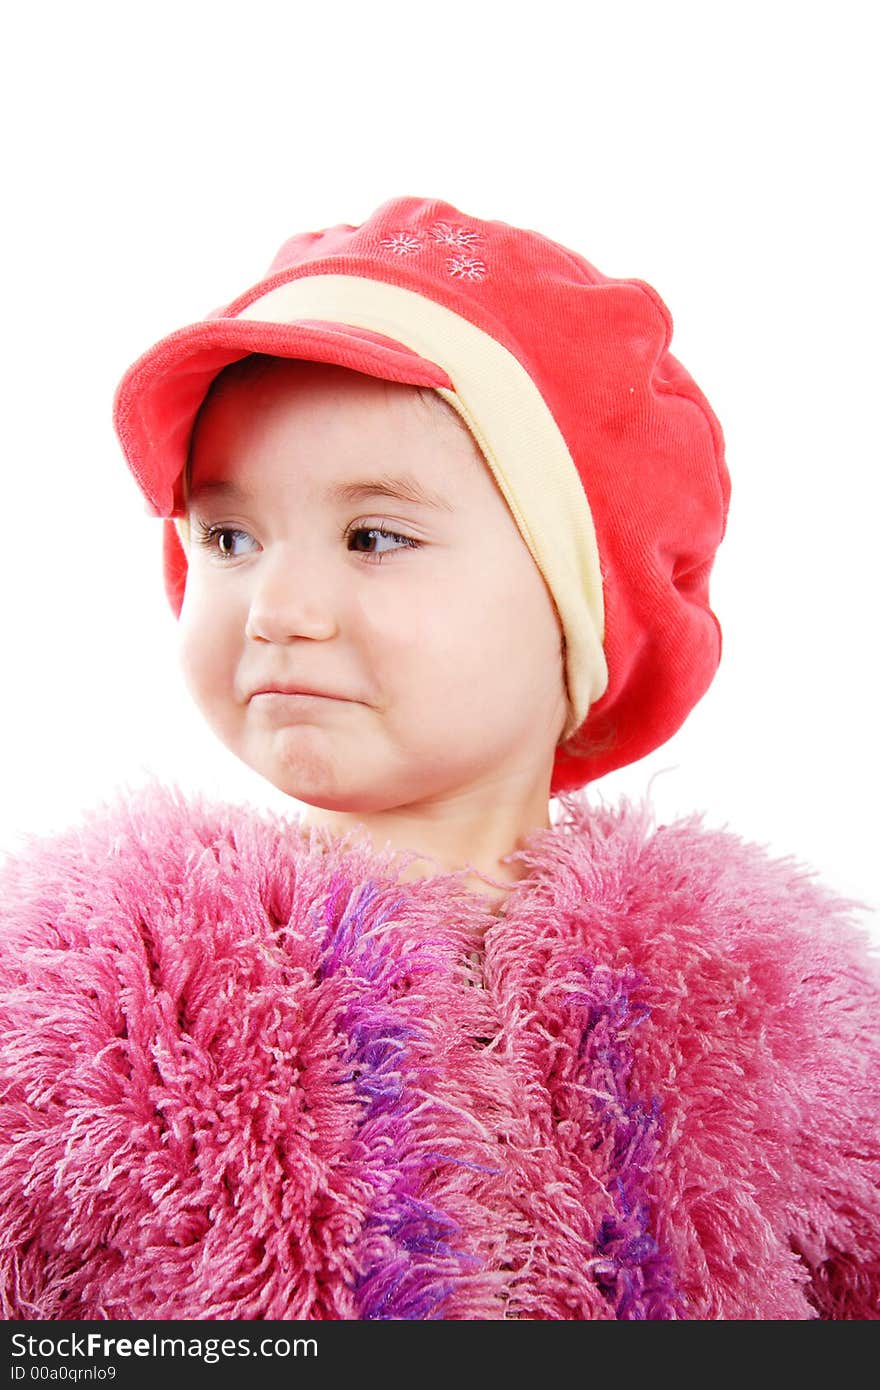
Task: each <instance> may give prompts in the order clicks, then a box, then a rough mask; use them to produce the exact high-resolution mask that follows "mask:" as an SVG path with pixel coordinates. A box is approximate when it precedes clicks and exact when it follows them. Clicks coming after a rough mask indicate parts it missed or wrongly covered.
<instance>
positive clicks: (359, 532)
mask: <svg viewBox="0 0 880 1390" xmlns="http://www.w3.org/2000/svg"><path fill="white" fill-rule="evenodd" d="M360 536H367V537H369V538H371V539H372V538H373V537H377V536H381V537H383V538H384V539H385V540H390V541H399V542H400V545H401V546H411V547H412V548H413V549H417V548H418V547H419V546H420V545H421V543H422V542H421V541H417V540H414V539H413V538H412V536H401V535H399V534H398V533H397V532H396V531H389V530H388V528H387V527H385V526H350V527H349V528H348V530H347V531H346V533H345V538H346V540H348V541H351V540H353V539H354V538H355V537H360ZM399 548H400V547H399V546H394V547H393V549H394V550H397V549H399ZM349 549H350V550H356V551H358V553H359V554H363V555H366V556H367V557H368V559H370V560H371V561H375V563H376V564H378V563H379V562H380V561H381V560H384V558H385V556H386V555H388V554H390V550H361V549H360V547H359V546H358V545H350V546H349Z"/></svg>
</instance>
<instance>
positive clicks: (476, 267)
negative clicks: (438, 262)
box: [446, 256, 486, 280]
mask: <svg viewBox="0 0 880 1390" xmlns="http://www.w3.org/2000/svg"><path fill="white" fill-rule="evenodd" d="M446 268H447V270H448V271H449V274H450V275H454V276H457V277H458V279H459V280H482V279H484V277H485V275H486V264H485V262H484V261H477V260H474V258H473V256H451V257H450V258H449V260H448V261H447V262H446Z"/></svg>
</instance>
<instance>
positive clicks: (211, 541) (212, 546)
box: [197, 521, 250, 560]
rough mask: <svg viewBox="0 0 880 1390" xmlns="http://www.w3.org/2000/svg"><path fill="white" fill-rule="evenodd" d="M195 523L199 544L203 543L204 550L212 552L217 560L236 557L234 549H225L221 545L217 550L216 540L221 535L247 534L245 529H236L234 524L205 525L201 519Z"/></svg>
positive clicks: (234, 558) (235, 558)
mask: <svg viewBox="0 0 880 1390" xmlns="http://www.w3.org/2000/svg"><path fill="white" fill-rule="evenodd" d="M197 525H198V542H199V545H203V546H204V547H205V549H206V550H209V551H211V552H213V553H214V554H215V555H216V556H217V558H218V560H237V559H238V556H237V555H236V553H235V551H234V550H225V549H223V547H222V546H221V547H220V549H219V550H218V549H217V541H218V539H219V538H220V537H222V536H247V534H248V533H247V531H238V530H236V529H235V527H234V526H206V525H205V524H204V522H202V521H200V522H198V523H197ZM248 539H250V537H249V538H248ZM233 545H234V541H233Z"/></svg>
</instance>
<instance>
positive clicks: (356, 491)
mask: <svg viewBox="0 0 880 1390" xmlns="http://www.w3.org/2000/svg"><path fill="white" fill-rule="evenodd" d="M208 492H211V493H213V494H214V495H215V496H217V495H219V496H222V497H230V498H233V499H235V500H236V501H239V502H250V501H252V500H253V499H252V497H251V494H250V493H249V492H247V491H246V490H245V489H244V488H240V487H239V486H238V484H237V483H234V482H231V481H226V480H225V479H222V478H217V479H210V480H207V481H205V482H202V483H199V484H198V485H197V486H196V487H194V488H191V489H190V493H189V500H190V502H194V501H195V500H196V499H197V498H199V497H201V496H203V494H205V493H208ZM325 496H326V497H327V500H328V501H330V502H363V501H365V500H366V499H367V498H368V497H390V498H394V499H396V500H398V501H401V502H415V503H416V504H417V505H419V506H423V507H432V508H434V509H437V510H441V511H445V512H454V511H455V507H454V506H453V504H452V503H451V502H450V501H449V500H448V499H447V498H445V497H443V496H441V494H440V493H439V492H434V491H433V489H432V488H429V487H427V486H426V484H425V483H422V482H420V480H419V479H418V478H414V477H413V476H412V474H410V473H404V474H401V475H400V476H398V477H392V476H390V475H389V474H383V475H382V476H381V477H378V478H361V479H352V480H351V481H350V482H341V483H333V484H331V486H330V487H328V488H327V491H326V493H325Z"/></svg>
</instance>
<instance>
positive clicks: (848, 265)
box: [0, 0, 880, 939]
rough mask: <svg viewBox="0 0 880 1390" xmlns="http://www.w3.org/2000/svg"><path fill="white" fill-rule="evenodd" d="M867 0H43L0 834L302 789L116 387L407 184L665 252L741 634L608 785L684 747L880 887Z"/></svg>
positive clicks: (16, 84) (831, 871)
mask: <svg viewBox="0 0 880 1390" xmlns="http://www.w3.org/2000/svg"><path fill="white" fill-rule="evenodd" d="M874 19H875V14H874V6H872V5H870V4H868V3H852V0H850V3H846V2H844V3H841V0H836V3H834V4H830V3H828V4H824V5H817V4H810V3H797V4H795V3H780V2H779V0H762V2H761V3H743V2H742V0H740V3H738V4H737V5H735V6H734V5H725V6H722V5H717V4H707V3H705V2H704V3H700V4H697V3H681V0H665V3H663V4H656V3H629V4H612V3H610V0H602V3H601V4H594V3H589V0H588V2H587V3H583V0H581V3H579V4H573V3H572V0H542V3H541V4H539V5H536V6H534V7H532V8H525V7H520V6H516V5H510V4H504V5H501V4H498V5H495V4H485V3H483V4H480V3H479V0H476V3H473V2H472V3H469V4H468V5H458V6H452V5H449V4H444V5H441V4H439V3H431V0H418V2H417V0H410V3H399V0H383V3H381V4H374V5H369V4H344V3H342V4H340V3H337V4H334V5H327V6H318V5H314V4H312V5H309V6H306V5H300V4H298V3H297V2H296V0H285V3H277V4H271V3H261V2H260V0H250V3H248V4H246V5H242V4H241V3H236V4H234V5H224V4H217V3H212V4H208V3H186V0H177V3H174V4H170V3H167V0H151V3H149V4H139V5H132V4H119V5H114V6H111V5H109V4H108V5H106V6H105V5H97V4H88V3H79V4H76V5H66V4H65V5H62V4H50V5H45V4H42V5H41V4H39V3H32V4H30V5H28V6H18V7H16V14H15V17H14V18H13V19H12V20H11V21H10V20H9V19H7V20H6V21H5V32H4V35H3V45H2V46H3V49H4V51H5V57H4V59H3V67H4V71H3V82H2V84H0V86H2V92H3V95H2V101H3V105H4V108H5V110H4V112H3V116H4V122H3V128H4V131H5V141H4V144H5V151H6V153H5V158H4V165H5V173H4V179H3V184H4V194H5V199H4V201H5V209H6V210H5V213H4V217H3V222H2V224H0V225H2V242H3V271H4V274H3V333H2V343H3V347H2V351H3V357H4V363H3V365H4V370H3V381H4V386H5V393H4V394H5V405H4V410H3V416H2V430H3V445H4V453H5V469H4V477H3V483H4V496H5V499H6V504H7V506H6V513H5V522H6V525H5V527H4V540H5V549H4V559H5V565H4V574H5V582H4V584H3V599H4V614H3V636H4V652H3V655H4V670H3V679H2V686H0V690H2V700H3V721H2V730H3V793H4V794H3V798H2V801H3V805H2V823H0V848H3V849H10V848H14V847H15V845H16V844H17V843H19V840H20V837H21V834H22V832H30V831H38V832H42V831H43V830H49V829H54V828H56V827H57V828H60V827H63V826H65V825H66V824H68V822H70V821H71V820H73V819H74V818H75V817H77V816H78V814H79V812H80V810H81V809H82V808H84V807H86V806H91V805H93V804H94V803H96V802H97V801H99V800H103V799H105V798H107V797H108V796H111V795H112V794H113V792H114V790H115V789H116V788H118V787H120V786H121V785H123V784H129V785H137V784H140V783H141V782H142V781H143V780H145V779H146V778H147V777H148V776H152V775H158V776H159V777H160V778H162V779H163V780H166V781H174V782H176V783H177V784H178V785H180V786H181V787H183V788H184V789H187V790H193V789H204V790H205V791H208V792H210V793H212V794H217V795H219V796H222V797H225V798H228V799H231V800H235V801H241V802H250V803H251V804H255V805H259V806H265V807H271V808H275V809H279V810H282V811H284V812H286V813H290V814H293V815H295V813H296V810H297V804H296V803H293V802H291V801H290V800H288V799H285V798H284V797H283V796H282V795H281V793H279V792H276V791H275V790H274V789H273V788H272V787H270V786H269V785H268V784H267V783H265V782H263V781H262V780H261V779H260V778H258V777H257V776H256V775H255V774H253V773H250V772H249V771H248V770H247V769H246V768H244V767H243V766H242V765H241V764H239V763H238V762H237V761H236V760H235V759H234V758H233V757H232V755H231V754H228V753H227V752H226V751H225V750H224V749H223V747H222V746H221V745H220V744H219V742H218V741H217V739H216V738H215V736H214V735H213V734H212V733H211V731H210V730H209V729H208V728H207V726H205V725H204V724H203V722H202V720H201V718H200V716H199V715H198V713H197V712H196V710H195V709H194V707H193V706H192V703H191V701H190V697H189V695H188V694H187V692H186V689H185V687H184V686H183V684H182V680H181V678H180V677H179V675H178V672H177V665H176V661H177V657H176V646H175V642H176V625H175V620H174V618H173V616H172V613H171V610H170V608H169V607H168V604H167V601H166V599H165V597H164V592H163V589H162V579H161V562H160V543H161V523H160V522H158V521H156V520H153V519H151V518H149V517H148V516H147V515H146V511H145V506H144V504H143V501H142V499H141V495H140V493H139V492H138V490H137V488H136V486H135V484H134V481H133V479H132V478H131V477H130V475H129V474H128V472H127V469H126V466H125V464H124V461H123V459H122V455H121V452H120V451H119V448H118V445H117V443H116V439H115V436H114V434H113V431H112V427H111V403H112V394H113V390H114V388H115V385H116V382H117V380H118V379H119V377H120V376H121V374H122V372H123V371H124V370H125V368H126V367H127V366H128V365H129V363H130V362H131V361H132V360H133V359H134V358H135V357H137V356H138V355H139V354H140V353H141V352H142V351H143V350H144V349H145V348H146V347H148V346H149V345H150V344H151V343H152V342H154V341H155V340H156V339H157V338H160V337H162V336H164V335H165V334H166V333H168V332H170V331H172V330H173V329H175V328H178V327H180V326H182V325H183V324H185V323H187V322H190V321H192V320H194V319H197V318H200V317H201V316H202V315H203V314H204V313H205V312H206V311H208V310H210V309H212V308H215V307H217V306H218V305H220V304H222V303H225V302H227V301H229V300H230V299H231V298H232V297H234V296H235V295H237V294H238V293H239V292H240V291H242V290H243V289H245V288H246V287H247V286H248V285H250V284H252V283H254V282H255V281H256V280H258V279H259V278H261V276H262V274H263V273H264V271H265V270H266V268H267V266H268V264H269V261H270V260H271V258H272V256H273V254H274V252H275V250H276V249H277V247H278V246H279V245H280V243H281V242H282V241H283V240H284V239H285V238H286V237H287V236H289V235H290V234H292V233H293V232H296V231H303V230H316V229H318V228H321V227H324V226H327V225H331V224H336V223H340V222H348V223H358V222H360V221H363V220H364V219H365V218H366V217H367V216H369V214H370V213H371V212H372V211H373V210H374V209H375V208H376V207H378V206H379V205H380V204H381V203H382V202H385V201H386V200H387V199H389V198H392V197H396V196H402V195H414V196H418V197H434V198H442V199H444V200H446V201H448V202H451V203H452V204H454V205H455V206H456V207H458V208H459V209H460V210H461V211H462V212H463V213H464V214H465V215H467V214H470V215H471V216H474V217H480V218H487V219H499V220H502V221H507V222H511V223H514V224H517V225H520V226H527V227H534V228H537V229H538V230H540V231H542V232H544V233H545V234H546V235H548V236H551V237H553V238H554V239H556V240H558V241H561V242H562V243H563V244H565V245H568V246H570V247H573V248H575V249H576V250H578V251H580V252H581V253H582V254H583V255H585V256H586V257H587V258H588V259H589V260H591V261H593V262H594V263H595V264H596V265H597V266H598V267H599V268H600V269H601V270H603V271H604V272H605V273H606V274H610V275H619V276H636V277H639V278H641V279H645V280H648V281H649V282H650V283H651V284H653V285H654V286H655V288H656V289H657V290H658V291H659V292H660V294H661V295H662V296H663V298H664V299H665V300H666V302H667V303H668V304H669V306H670V308H671V311H672V314H673V318H674V321H675V335H674V338H673V342H672V350H673V352H674V353H675V355H676V356H678V357H679V358H680V359H681V360H682V361H683V362H684V363H685V365H686V366H687V367H688V368H689V370H690V371H691V372H692V373H693V375H694V376H695V377H696V379H697V381H698V382H699V384H700V385H701V386H702V388H703V390H704V391H705V392H706V394H707V396H708V397H709V400H710V401H711V403H712V405H713V406H714V408H715V410H716V412H717V414H718V415H719V417H720V419H721V422H722V425H723V427H724V430H725V435H726V439H727V450H728V463H729V467H730V471H731V474H732V479H733V499H732V505H731V512H730V521H729V527H728V533H727V538H726V540H725V542H724V545H723V547H722V550H721V552H720V554H719V558H718V561H717V564H716V569H715V575H714V590H713V598H714V606H715V608H716V611H717V612H718V614H719V616H720V619H721V622H722V627H723V630H724V639H725V649H724V657H723V661H722V665H721V669H720V671H719V674H718V676H717V678H716V680H715V683H714V684H713V686H712V687H711V689H710V691H709V693H708V694H707V695H706V696H705V697H704V699H703V701H702V702H701V704H700V705H699V706H698V707H697V709H696V710H695V711H694V713H693V714H692V715H691V716H690V718H689V720H688V722H687V723H686V725H685V726H684V728H683V730H682V731H681V733H680V734H678V735H677V736H676V737H675V738H674V739H673V740H672V741H671V742H669V743H668V744H667V745H666V746H665V747H664V748H662V749H660V750H659V751H658V752H657V753H655V754H653V755H652V756H650V757H648V758H646V759H644V760H643V761H642V762H640V763H638V764H636V765H635V766H634V767H632V768H629V769H626V770H623V771H621V772H619V773H615V774H612V775H611V776H609V777H607V778H605V779H604V780H603V781H602V782H601V783H600V784H599V786H598V788H597V789H596V792H595V795H596V798H597V799H599V798H600V797H601V798H602V799H605V800H616V799H617V797H618V796H620V795H621V794H627V795H631V796H635V797H639V796H641V795H642V794H643V793H645V792H646V791H647V790H648V783H649V780H650V779H651V778H652V774H654V773H658V772H659V773H660V775H659V776H657V777H656V778H655V779H654V780H653V782H652V785H651V788H650V791H651V796H652V799H653V801H654V804H655V806H656V808H657V813H658V819H659V820H664V819H669V818H670V817H671V816H674V815H677V814H684V813H688V812H691V811H694V810H701V811H704V812H705V813H706V819H707V823H708V824H711V825H727V826H729V828H731V829H733V830H735V831H737V832H738V833H739V834H741V835H743V836H744V837H745V838H748V839H752V840H757V841H760V842H762V843H765V844H768V845H770V846H771V847H772V848H773V849H774V850H775V851H777V852H778V853H780V854H792V855H794V856H795V857H796V858H797V859H798V860H799V861H801V862H804V863H806V864H810V865H812V866H813V867H814V868H815V869H817V870H818V871H819V872H820V873H821V874H822V876H823V877H824V878H825V879H826V880H827V881H828V882H830V883H831V885H832V886H833V887H835V888H836V889H837V890H838V891H839V892H841V893H843V894H846V895H850V896H855V897H858V898H861V899H863V900H865V901H866V902H867V903H868V904H869V905H870V906H871V907H873V908H874V909H875V910H876V908H877V907H878V906H880V867H878V856H877V851H876V820H877V816H876V785H877V775H878V735H877V689H876V674H877V659H876V655H875V646H876V644H877V620H876V616H875V609H876V606H877V597H878V588H877V582H876V568H877V563H878V545H877V533H878V487H877V469H878V462H880V459H878V443H877V434H878V429H877V399H878V391H877V368H878V351H877V325H878V323H880V297H878V292H877V275H878V245H880V237H878V221H877V190H876V184H877V148H878V141H877V136H878V107H877V101H876V92H877V78H876V73H877V66H876V46H875V43H874V38H873V31H874ZM872 930H873V932H874V934H875V935H876V936H877V938H878V939H880V926H878V924H877V918H876V917H874V918H873V926H872Z"/></svg>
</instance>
